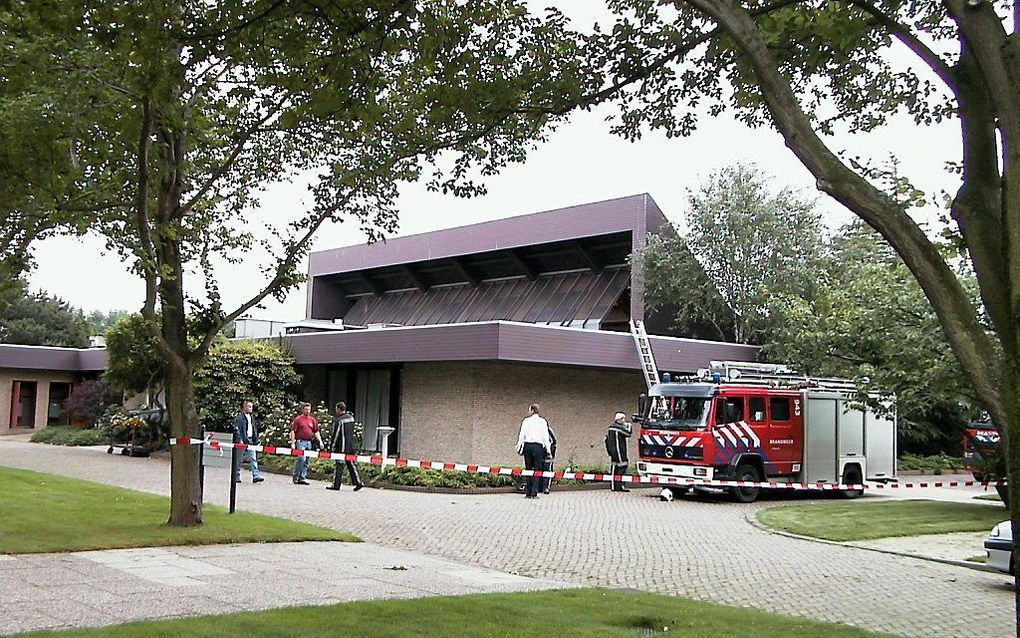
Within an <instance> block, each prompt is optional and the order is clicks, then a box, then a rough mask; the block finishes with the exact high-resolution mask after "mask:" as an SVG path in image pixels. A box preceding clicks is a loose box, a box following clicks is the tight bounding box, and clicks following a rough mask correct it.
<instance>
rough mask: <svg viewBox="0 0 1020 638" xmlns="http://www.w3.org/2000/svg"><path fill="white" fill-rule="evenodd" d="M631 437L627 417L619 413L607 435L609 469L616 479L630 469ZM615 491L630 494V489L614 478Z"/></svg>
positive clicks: (610, 425)
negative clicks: (629, 440)
mask: <svg viewBox="0 0 1020 638" xmlns="http://www.w3.org/2000/svg"><path fill="white" fill-rule="evenodd" d="M630 435H631V426H630V423H627V415H626V414H624V413H623V412H617V413H616V415H615V416H614V417H613V422H612V423H610V424H609V432H608V433H607V434H606V452H608V453H609V467H610V471H611V472H612V474H613V476H614V477H616V476H622V475H624V474H626V473H627V468H628V467H630V461H628V460H627V439H629V438H630ZM613 491H614V492H629V491H630V489H629V488H628V487H627V486H626V485H625V484H624V483H623V481H617V480H616V479H615V478H614V479H613Z"/></svg>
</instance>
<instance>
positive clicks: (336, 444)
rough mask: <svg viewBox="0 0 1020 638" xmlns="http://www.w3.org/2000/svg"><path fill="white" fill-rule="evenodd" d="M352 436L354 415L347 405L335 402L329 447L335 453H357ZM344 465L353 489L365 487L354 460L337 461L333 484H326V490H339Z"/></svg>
mask: <svg viewBox="0 0 1020 638" xmlns="http://www.w3.org/2000/svg"><path fill="white" fill-rule="evenodd" d="M356 438H357V437H355V436H354V415H353V414H351V413H350V412H348V411H347V405H346V404H345V403H344V402H343V401H341V402H340V403H337V404H336V416H334V417H333V438H332V439H330V442H329V449H330V451H331V452H334V453H337V454H357V453H358V442H357V440H356ZM344 466H347V472H348V473H349V474H350V475H351V483H354V491H355V492H357V491H358V490H360V489H361V488H363V487H365V484H364V483H362V482H361V475H360V474H358V466H357V465H355V464H354V461H348V460H346V459H344V460H343V461H337V462H336V467H335V468H334V469H333V484H332V485H327V486H326V489H327V490H339V489H340V485H341V483H343V476H344Z"/></svg>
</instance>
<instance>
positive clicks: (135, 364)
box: [103, 313, 163, 394]
mask: <svg viewBox="0 0 1020 638" xmlns="http://www.w3.org/2000/svg"><path fill="white" fill-rule="evenodd" d="M105 337H106V356H107V359H106V371H105V372H104V373H103V379H104V380H106V382H107V383H109V384H110V385H112V386H114V387H115V388H119V389H121V390H123V391H124V392H127V393H129V394H138V393H141V392H145V391H148V390H155V389H158V388H159V387H160V386H161V385H162V383H163V363H162V360H161V359H160V357H159V352H158V351H157V350H156V340H155V339H153V338H152V337H150V336H149V333H148V332H147V331H146V329H145V319H144V318H143V317H142V315H140V314H138V313H134V314H129V315H127V316H124V317H121V318H120V319H118V320H117V321H116V322H115V323H114V324H113V325H111V326H110V327H109V328H107V330H106V333H105Z"/></svg>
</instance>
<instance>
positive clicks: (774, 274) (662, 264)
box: [645, 164, 824, 343]
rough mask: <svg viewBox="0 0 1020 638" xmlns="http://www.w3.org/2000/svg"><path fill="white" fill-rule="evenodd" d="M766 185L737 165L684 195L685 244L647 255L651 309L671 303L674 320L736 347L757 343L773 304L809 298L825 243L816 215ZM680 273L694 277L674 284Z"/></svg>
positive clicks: (757, 173)
mask: <svg viewBox="0 0 1020 638" xmlns="http://www.w3.org/2000/svg"><path fill="white" fill-rule="evenodd" d="M769 181H770V178H769V177H768V176H767V175H766V174H765V173H764V172H762V171H761V170H760V169H759V168H757V167H755V166H752V165H744V164H735V165H733V166H728V167H725V168H723V169H721V170H719V171H718V172H716V173H714V174H712V175H711V176H710V177H709V178H708V180H707V181H706V182H705V183H704V184H702V185H701V187H700V188H699V189H698V190H697V191H692V192H690V193H689V194H688V211H687V214H686V216H685V221H686V222H687V227H688V232H687V235H686V239H684V240H679V241H678V240H669V239H666V240H660V241H656V242H652V243H651V244H650V246H649V249H648V250H647V251H646V255H647V257H646V262H645V263H646V273H645V278H646V280H647V282H648V284H647V285H648V294H649V298H650V301H651V306H652V307H659V306H661V305H663V304H671V305H672V306H673V307H675V308H676V309H677V311H678V316H677V318H678V319H679V320H682V321H687V322H689V321H701V322H707V323H714V324H715V327H716V329H717V330H718V332H719V334H720V335H723V336H725V335H727V334H729V333H731V332H732V336H733V338H734V339H735V340H736V341H737V342H738V343H763V342H764V340H765V339H767V338H768V334H769V330H770V325H771V323H772V318H771V314H770V311H769V304H770V300H771V299H772V298H773V297H775V296H776V295H782V294H791V295H796V296H798V297H805V298H809V297H810V291H811V288H812V286H813V282H814V281H815V277H816V272H815V268H816V267H817V262H818V257H819V252H820V249H821V246H822V244H823V242H824V236H823V234H822V231H821V229H820V220H819V216H818V214H817V213H816V212H815V211H814V204H813V202H812V201H810V200H808V199H805V198H803V197H801V196H799V195H798V194H797V193H795V192H793V191H792V190H790V189H788V188H784V189H780V190H778V191H776V192H773V191H772V190H771V189H770V188H769V186H768V182H769ZM688 251H689V253H690V254H691V255H693V257H694V259H696V260H697V264H698V265H700V268H696V267H695V264H691V263H690V257H689V256H688V255H687V254H686V253H687V252H688ZM678 270H680V271H682V272H685V273H687V274H689V275H693V276H683V277H678V275H679V274H680V273H679V272H678ZM699 270H701V271H703V273H704V274H701V273H699V272H698V271H699ZM699 275H700V276H699ZM705 275H707V281H706V280H705V278H704V277H705ZM692 281H695V282H697V281H701V282H703V283H701V284H698V285H695V286H692V285H691V282H692ZM720 296H721V297H722V301H723V302H724V304H725V305H724V306H723V307H720V304H719V301H720V300H719V297H720Z"/></svg>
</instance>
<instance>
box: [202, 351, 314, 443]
mask: <svg viewBox="0 0 1020 638" xmlns="http://www.w3.org/2000/svg"><path fill="white" fill-rule="evenodd" d="M303 383H304V381H303V379H302V378H301V375H299V374H298V373H297V371H296V370H295V369H294V357H293V356H292V355H291V354H290V353H289V352H287V351H285V350H283V349H282V348H281V347H280V346H277V345H276V344H273V343H268V342H265V341H223V342H221V343H219V344H217V345H216V346H213V348H212V349H211V350H210V351H209V356H208V358H206V360H205V362H204V363H203V364H202V367H200V368H199V369H198V370H196V371H195V403H196V404H197V405H198V415H199V422H200V423H201V424H202V428H203V429H205V430H206V431H209V432H212V431H217V432H225V431H228V430H229V427H230V426H232V425H233V418H234V415H236V414H237V413H238V412H239V411H240V409H241V402H242V401H251V402H252V403H253V404H254V406H253V410H254V412H255V414H256V415H258V416H259V418H262V417H264V416H265V415H267V414H269V413H270V412H271V411H273V410H276V409H284V410H288V411H289V412H290V413H291V414H296V412H297V411H296V410H295V405H296V404H297V403H298V401H299V400H300V397H301V389H302V385H303Z"/></svg>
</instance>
